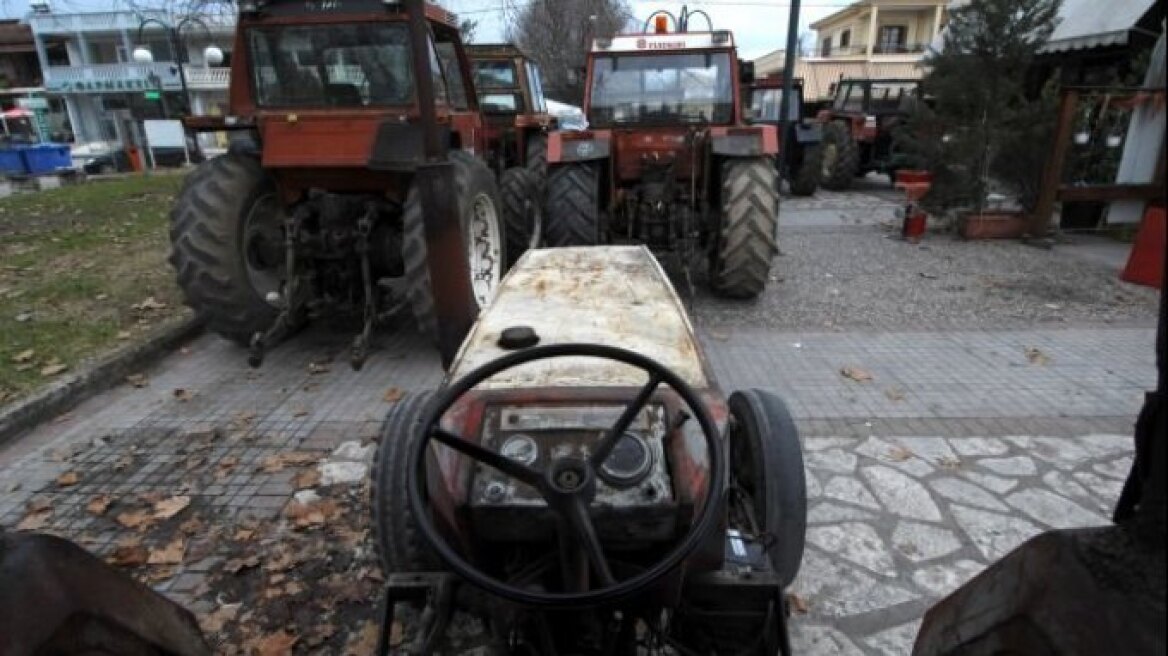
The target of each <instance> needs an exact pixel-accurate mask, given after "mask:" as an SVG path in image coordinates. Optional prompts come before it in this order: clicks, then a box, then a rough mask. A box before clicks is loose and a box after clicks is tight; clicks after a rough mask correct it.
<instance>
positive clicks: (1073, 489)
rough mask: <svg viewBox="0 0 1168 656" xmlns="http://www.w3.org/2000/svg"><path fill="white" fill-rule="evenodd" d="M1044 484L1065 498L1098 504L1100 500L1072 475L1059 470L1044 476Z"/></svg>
mask: <svg viewBox="0 0 1168 656" xmlns="http://www.w3.org/2000/svg"><path fill="white" fill-rule="evenodd" d="M1042 484H1043V485H1045V486H1047V487H1048V488H1050V489H1051V490H1052V491H1053V492H1057V493H1058V494H1061V495H1063V496H1069V497H1077V498H1079V499H1087V500H1091V501H1095V502H1098V501H1099V499H1098V498H1096V497H1095V496H1094V495H1092V494H1091V493H1090V492H1088V491H1087V488H1085V487H1083V486H1082V485H1079V484H1078V483H1076V482H1075V481H1074V480H1072V479H1071V477H1070V475H1068V474H1064V473H1063V472H1060V471H1057V470H1051V471H1048V472H1046V473H1045V474H1043V475H1042Z"/></svg>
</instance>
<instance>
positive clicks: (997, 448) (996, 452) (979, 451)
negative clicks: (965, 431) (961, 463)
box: [949, 437, 1010, 456]
mask: <svg viewBox="0 0 1168 656" xmlns="http://www.w3.org/2000/svg"><path fill="white" fill-rule="evenodd" d="M949 446H950V447H952V448H953V450H954V451H955V452H956V453H957V455H959V456H1000V455H1004V454H1005V453H1007V452H1008V451H1009V450H1010V447H1009V446H1008V445H1007V444H1006V443H1005V442H1003V441H1002V440H1000V439H998V438H996V437H951V438H949Z"/></svg>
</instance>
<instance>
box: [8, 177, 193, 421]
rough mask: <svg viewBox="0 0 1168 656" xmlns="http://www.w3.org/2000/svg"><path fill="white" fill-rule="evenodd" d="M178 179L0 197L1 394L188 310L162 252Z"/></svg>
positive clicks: (20, 390) (27, 387) (28, 388)
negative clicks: (168, 216) (183, 303)
mask: <svg viewBox="0 0 1168 656" xmlns="http://www.w3.org/2000/svg"><path fill="white" fill-rule="evenodd" d="M181 184H182V176H181V175H152V176H149V177H143V176H132V177H126V178H121V179H118V180H111V181H103V182H92V183H88V184H82V185H76V186H68V187H62V188H59V189H53V190H49V191H44V192H40V193H35V194H26V195H19V196H12V197H9V198H5V199H0V404H4V403H6V402H10V401H13V400H15V399H17V398H20V397H22V396H25V395H27V394H28V393H30V392H32V391H33V390H35V389H36V388H37V387H39V386H40V385H43V384H45V383H46V382H48V381H50V380H52V379H53V378H54V377H56V376H59V375H61V371H62V369H61V365H64V366H65V369H64V371H67V370H69V369H74V368H76V367H77V366H78V365H80V364H81V363H82V362H84V361H85V360H88V359H92V358H93V357H95V356H99V355H101V354H103V353H105V352H108V351H110V350H112V349H113V348H115V347H117V346H118V345H121V344H125V343H128V342H131V341H133V340H136V339H141V338H142V337H143V336H145V335H146V334H148V333H149V332H150V331H151V330H153V329H154V328H155V327H157V326H158V325H159V324H162V323H165V322H168V321H172V320H174V319H176V318H178V317H185V316H187V312H188V311H187V310H186V309H185V308H184V307H183V306H182V295H181V293H180V292H179V290H178V287H177V285H176V284H175V282H174V274H173V271H172V270H171V268H170V265H169V264H168V263H167V262H166V258H167V255H168V254H169V252H170V243H169V240H168V238H167V215H168V213H169V211H170V208H171V204H172V203H173V202H174V196H175V194H176V193H177V192H178V189H179V187H180V185H181ZM148 299H152V300H148ZM30 352H31V353H30Z"/></svg>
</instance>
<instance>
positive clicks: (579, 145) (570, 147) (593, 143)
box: [547, 130, 612, 164]
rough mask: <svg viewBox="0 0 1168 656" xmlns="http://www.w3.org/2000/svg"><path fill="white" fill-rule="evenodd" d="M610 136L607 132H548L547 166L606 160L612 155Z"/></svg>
mask: <svg viewBox="0 0 1168 656" xmlns="http://www.w3.org/2000/svg"><path fill="white" fill-rule="evenodd" d="M611 136H612V135H611V134H610V133H609V132H607V131H605V132H598V131H597V132H594V131H591V130H584V131H579V132H577V131H573V132H563V131H556V132H549V133H548V143H547V161H548V163H549V164H559V163H562V162H591V161H595V160H600V159H608V158H609V157H610V156H611V155H612V139H611Z"/></svg>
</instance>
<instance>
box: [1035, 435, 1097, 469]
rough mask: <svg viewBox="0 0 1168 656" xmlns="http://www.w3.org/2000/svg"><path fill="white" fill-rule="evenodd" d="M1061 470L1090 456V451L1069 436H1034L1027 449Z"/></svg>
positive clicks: (1071, 466) (1073, 465)
mask: <svg viewBox="0 0 1168 656" xmlns="http://www.w3.org/2000/svg"><path fill="white" fill-rule="evenodd" d="M1027 453H1029V454H1030V455H1033V456H1034V457H1036V458H1039V459H1040V460H1045V461H1046V462H1049V463H1050V464H1052V465H1054V466H1055V467H1057V468H1059V469H1062V470H1071V469H1074V468H1075V467H1077V466H1079V465H1080V464H1082V463H1083V461H1084V460H1087V459H1089V458H1090V453H1089V452H1088V451H1087V450H1086V449H1084V448H1083V447H1081V446H1079V444H1078V443H1077V442H1076V441H1075V440H1073V439H1071V438H1069V437H1036V438H1034V440H1033V441H1032V443H1031V448H1030V449H1029V450H1028V451H1027Z"/></svg>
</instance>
